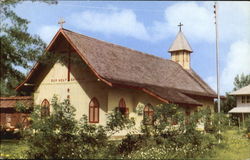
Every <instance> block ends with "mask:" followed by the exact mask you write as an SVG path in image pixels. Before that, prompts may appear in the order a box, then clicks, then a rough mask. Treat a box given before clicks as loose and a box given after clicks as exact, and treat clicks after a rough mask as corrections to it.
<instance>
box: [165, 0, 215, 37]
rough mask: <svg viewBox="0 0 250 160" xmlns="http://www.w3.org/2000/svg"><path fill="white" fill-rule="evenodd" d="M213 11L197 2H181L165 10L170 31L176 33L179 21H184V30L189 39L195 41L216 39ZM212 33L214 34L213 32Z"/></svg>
mask: <svg viewBox="0 0 250 160" xmlns="http://www.w3.org/2000/svg"><path fill="white" fill-rule="evenodd" d="M212 14H213V13H212V12H211V11H209V10H208V9H207V8H205V7H204V6H200V5H198V4H197V2H179V3H176V4H174V5H172V6H170V7H168V8H166V10H165V20H166V22H167V24H168V27H167V29H168V30H169V33H174V34H176V30H177V29H176V27H177V24H178V23H179V22H181V23H183V24H184V26H183V31H184V32H185V34H186V35H187V37H188V39H189V40H191V41H195V42H200V41H201V40H203V42H204V41H209V42H212V41H214V34H213V33H214V25H213V22H214V20H213V15H212ZM211 33H212V34H211Z"/></svg>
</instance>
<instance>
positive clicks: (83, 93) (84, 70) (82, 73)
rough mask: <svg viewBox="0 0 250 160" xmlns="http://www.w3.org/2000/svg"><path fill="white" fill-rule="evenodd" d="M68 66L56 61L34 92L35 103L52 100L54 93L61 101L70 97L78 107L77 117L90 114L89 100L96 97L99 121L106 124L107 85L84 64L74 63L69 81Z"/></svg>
mask: <svg viewBox="0 0 250 160" xmlns="http://www.w3.org/2000/svg"><path fill="white" fill-rule="evenodd" d="M67 78H68V67H67V64H65V63H59V62H57V63H55V64H54V65H53V66H52V68H51V69H50V70H49V72H48V74H47V75H46V76H45V78H44V79H43V80H42V82H41V83H40V84H38V87H37V88H36V90H35V93H34V103H35V104H37V105H40V104H41V103H42V101H43V100H44V99H47V100H49V102H51V100H52V98H53V96H54V95H56V96H57V98H58V100H59V102H62V101H63V100H65V99H67V98H69V99H70V103H71V104H72V105H73V106H74V107H75V108H76V110H77V111H76V118H77V119H80V118H81V117H82V115H83V114H85V115H87V116H88V115H89V102H90V100H91V99H92V98H93V97H96V98H97V99H98V101H99V104H100V110H99V115H100V116H99V122H100V124H105V122H106V111H107V99H108V97H107V95H108V94H107V89H106V88H107V87H106V85H105V84H103V82H100V81H98V80H97V78H96V76H95V75H93V73H92V71H90V69H89V68H88V67H86V65H84V64H77V65H76V64H72V65H71V69H70V81H68V79H67Z"/></svg>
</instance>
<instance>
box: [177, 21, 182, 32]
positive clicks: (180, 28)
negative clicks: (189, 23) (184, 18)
mask: <svg viewBox="0 0 250 160" xmlns="http://www.w3.org/2000/svg"><path fill="white" fill-rule="evenodd" d="M178 26H179V27H180V31H181V26H183V24H182V23H181V22H180V24H179V25H178Z"/></svg>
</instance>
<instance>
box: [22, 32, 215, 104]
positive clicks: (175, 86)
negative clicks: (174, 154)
mask: <svg viewBox="0 0 250 160" xmlns="http://www.w3.org/2000/svg"><path fill="white" fill-rule="evenodd" d="M59 34H62V35H63V36H64V37H65V38H66V40H67V41H68V42H69V43H70V44H71V45H72V47H73V48H74V49H75V50H76V52H77V53H78V54H79V55H80V56H81V58H82V59H83V60H84V61H85V62H86V63H87V64H88V65H89V67H90V68H91V69H92V70H93V72H94V73H95V74H96V75H97V76H98V78H100V79H101V80H103V81H104V82H106V83H107V84H109V85H110V86H112V83H117V82H118V83H121V84H123V85H128V86H134V87H138V88H143V89H144V90H145V89H146V90H147V91H150V92H152V93H155V94H157V95H158V96H160V97H161V98H163V99H166V100H168V101H172V102H180V103H181V102H184V103H188V104H196V105H198V104H199V103H198V102H197V101H195V100H193V99H192V98H190V97H188V96H187V95H185V94H183V93H184V91H185V92H187V93H192V94H194V95H202V96H209V95H210V96H211V95H212V96H214V97H216V95H215V93H214V92H213V91H212V89H210V87H209V86H208V85H207V84H206V83H205V82H204V81H203V80H202V79H200V78H199V77H198V78H197V76H196V75H195V73H194V72H193V71H192V72H189V71H186V70H185V69H183V68H182V67H181V66H180V65H179V64H178V63H176V62H173V61H171V60H167V59H163V58H160V57H156V56H153V55H150V54H145V53H142V52H139V51H135V50H132V49H129V48H126V47H122V46H119V45H115V44H112V43H108V42H104V41H101V40H97V39H94V38H91V37H88V36H85V35H81V34H78V33H75V32H72V31H69V30H65V29H60V30H59V31H58V33H57V34H56V36H55V37H54V40H55V39H56V37H57V36H58V35H59ZM52 45H53V41H52V42H51V43H50V45H49V46H48V48H47V49H48V50H50V48H51V46H52ZM34 70H35V68H34V69H33V71H34ZM30 75H31V74H30ZM30 75H29V76H28V79H29V77H30ZM28 79H27V80H26V81H25V82H27V81H28ZM25 82H23V83H22V84H21V85H20V86H19V87H21V86H22V85H23V84H24V83H25ZM19 87H18V88H19ZM170 88H171V89H170ZM146 90H145V91H146ZM182 91H183V93H182Z"/></svg>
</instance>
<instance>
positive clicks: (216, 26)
mask: <svg viewBox="0 0 250 160" xmlns="http://www.w3.org/2000/svg"><path fill="white" fill-rule="evenodd" d="M214 14H215V16H214V18H215V34H216V73H217V96H218V97H217V107H218V113H219V114H220V65H219V33H218V4H217V2H215V3H214ZM219 116H220V115H219ZM219 127H220V117H219ZM220 134H221V133H220V129H219V135H220ZM219 143H220V138H219Z"/></svg>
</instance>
